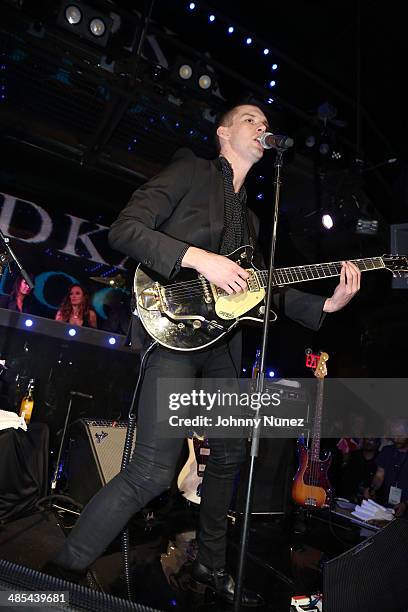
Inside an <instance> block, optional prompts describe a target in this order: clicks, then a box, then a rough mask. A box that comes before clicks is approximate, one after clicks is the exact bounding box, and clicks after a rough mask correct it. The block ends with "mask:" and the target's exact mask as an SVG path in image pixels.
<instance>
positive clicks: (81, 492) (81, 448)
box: [66, 419, 136, 504]
mask: <svg viewBox="0 0 408 612" xmlns="http://www.w3.org/2000/svg"><path fill="white" fill-rule="evenodd" d="M126 430H127V423H117V422H114V421H92V420H90V419H80V420H79V421H76V422H75V423H73V424H72V426H71V428H70V432H69V451H68V458H67V469H66V472H67V488H68V494H69V495H70V497H72V498H73V499H75V501H77V502H79V503H81V504H86V503H87V502H88V501H89V500H90V499H91V497H93V496H94V495H95V493H96V492H97V491H98V490H99V489H100V488H101V487H103V486H104V485H105V484H106V483H107V482H109V481H110V480H111V479H112V478H113V477H114V476H116V474H118V473H119V471H120V465H121V462H122V455H123V449H124V446H125V438H126ZM135 437H136V435H135V436H134V439H133V448H134V444H135ZM132 450H133V449H132Z"/></svg>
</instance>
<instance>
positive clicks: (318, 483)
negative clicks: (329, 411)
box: [292, 353, 332, 508]
mask: <svg viewBox="0 0 408 612" xmlns="http://www.w3.org/2000/svg"><path fill="white" fill-rule="evenodd" d="M328 359H329V356H328V354H327V353H321V355H320V359H319V362H318V364H317V367H316V370H315V372H314V375H315V376H316V378H317V395H316V411H315V419H314V428H313V435H312V443H311V446H310V450H309V449H307V448H306V446H305V445H304V444H302V443H301V442H299V441H298V445H297V446H298V454H299V468H298V471H297V473H296V476H295V478H294V481H293V486H292V498H293V500H294V501H295V502H296V503H297V504H298V505H299V506H308V507H313V508H322V507H323V506H329V505H330V502H331V496H332V489H331V485H330V482H329V478H328V475H327V473H328V470H329V467H330V464H331V459H332V458H331V454H330V453H328V454H327V456H326V457H325V458H324V459H323V460H322V459H320V434H321V424H322V414H323V388H324V378H325V376H326V375H327V368H326V361H327V360H328Z"/></svg>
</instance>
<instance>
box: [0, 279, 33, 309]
mask: <svg viewBox="0 0 408 612" xmlns="http://www.w3.org/2000/svg"><path fill="white" fill-rule="evenodd" d="M30 293H31V288H30V285H29V284H28V283H27V282H26V280H25V279H24V278H23V277H22V276H21V274H19V275H18V276H17V278H16V280H15V281H14V284H13V288H12V290H11V293H10V295H2V296H0V308H8V309H9V310H16V311H17V312H30V310H29V306H30V299H29V297H28V296H29V295H30ZM27 298H28V299H27Z"/></svg>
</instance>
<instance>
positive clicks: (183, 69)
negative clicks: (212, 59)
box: [178, 64, 193, 81]
mask: <svg viewBox="0 0 408 612" xmlns="http://www.w3.org/2000/svg"><path fill="white" fill-rule="evenodd" d="M178 73H179V77H180V78H181V79H183V80H184V81H186V80H187V79H190V78H191V75H192V74H193V69H192V67H191V66H189V65H188V64H183V65H182V66H180V68H179V71H178Z"/></svg>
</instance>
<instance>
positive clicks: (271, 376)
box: [268, 370, 275, 378]
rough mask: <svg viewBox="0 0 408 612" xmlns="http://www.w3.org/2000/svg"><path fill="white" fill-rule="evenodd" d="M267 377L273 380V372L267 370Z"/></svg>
mask: <svg viewBox="0 0 408 612" xmlns="http://www.w3.org/2000/svg"><path fill="white" fill-rule="evenodd" d="M268 376H269V378H273V377H274V376H275V372H274V371H273V370H269V372H268Z"/></svg>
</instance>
